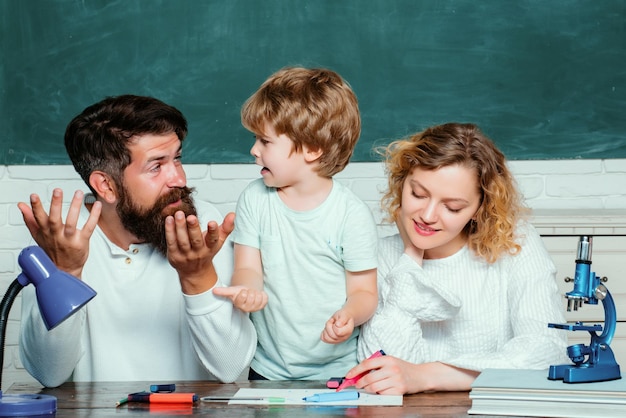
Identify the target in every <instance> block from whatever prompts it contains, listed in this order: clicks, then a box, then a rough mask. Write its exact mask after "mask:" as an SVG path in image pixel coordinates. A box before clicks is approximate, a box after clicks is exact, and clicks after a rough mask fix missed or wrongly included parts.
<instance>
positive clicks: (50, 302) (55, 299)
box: [17, 246, 96, 330]
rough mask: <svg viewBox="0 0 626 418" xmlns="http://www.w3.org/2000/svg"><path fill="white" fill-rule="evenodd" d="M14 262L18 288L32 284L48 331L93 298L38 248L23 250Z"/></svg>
mask: <svg viewBox="0 0 626 418" xmlns="http://www.w3.org/2000/svg"><path fill="white" fill-rule="evenodd" d="M18 263H19V265H20V267H21V268H22V273H21V274H20V275H19V276H18V277H17V280H18V281H19V282H20V284H21V285H22V286H26V285H28V284H29V283H32V284H33V285H34V286H35V290H36V293H37V303H38V304H39V311H40V312H41V316H42V318H43V321H44V323H45V324H46V327H47V328H48V330H51V329H52V328H54V327H56V326H57V325H59V324H60V323H61V322H63V321H64V320H65V319H67V318H68V317H70V316H71V315H72V314H73V313H75V312H76V311H78V310H79V309H80V308H81V307H82V306H83V305H85V304H86V303H87V302H89V301H90V300H91V299H93V297H94V296H96V292H95V291H94V290H93V289H92V288H91V287H89V286H88V285H86V284H85V283H84V282H82V281H80V280H78V279H77V278H76V277H74V276H72V275H71V274H69V273H66V272H64V271H61V270H59V269H58V268H57V267H56V266H55V265H54V263H53V262H52V260H50V258H49V257H48V256H47V254H46V253H45V252H44V251H43V250H42V249H41V247H37V246H31V247H26V248H24V249H23V250H22V252H20V255H19V257H18Z"/></svg>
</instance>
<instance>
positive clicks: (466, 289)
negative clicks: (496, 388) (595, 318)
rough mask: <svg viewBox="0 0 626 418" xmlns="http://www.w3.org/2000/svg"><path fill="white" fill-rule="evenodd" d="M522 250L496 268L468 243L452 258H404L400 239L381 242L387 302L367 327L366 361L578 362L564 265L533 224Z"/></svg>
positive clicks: (382, 295)
mask: <svg viewBox="0 0 626 418" xmlns="http://www.w3.org/2000/svg"><path fill="white" fill-rule="evenodd" d="M518 236H520V238H519V243H520V244H521V245H522V251H521V252H520V253H519V254H517V255H503V256H501V257H500V258H499V259H498V261H496V262H495V263H493V264H488V263H487V262H485V261H484V260H483V259H482V258H478V257H476V256H475V255H474V254H473V253H472V252H471V251H470V250H469V249H468V247H467V246H465V247H463V248H462V249H461V250H460V251H458V252H457V253H456V254H453V255H452V256H450V257H446V258H443V259H437V260H424V262H423V267H420V266H419V264H417V263H416V262H415V261H414V260H413V259H412V258H410V257H409V256H408V255H406V254H404V246H403V243H402V239H401V238H400V236H399V235H394V236H391V237H386V238H383V239H382V240H381V241H380V242H379V269H378V290H379V305H378V309H377V311H376V314H375V315H374V317H373V318H372V319H371V320H370V321H369V322H368V323H366V324H364V325H363V329H362V333H361V337H360V339H359V353H358V355H359V360H363V359H364V358H366V357H367V356H369V355H370V354H372V353H373V352H374V351H376V350H379V349H383V350H384V351H385V352H386V354H388V355H393V356H395V357H399V358H402V359H404V360H406V361H409V362H412V363H425V362H432V361H440V362H443V363H446V364H450V365H453V366H457V367H460V368H464V369H470V370H477V371H481V370H483V369H485V368H534V369H544V368H548V366H550V365H551V364H563V363H570V361H569V359H568V357H567V352H566V350H567V340H566V338H567V335H566V334H565V331H563V330H558V329H554V328H548V323H550V322H554V323H562V322H564V316H563V312H564V302H563V301H564V298H563V297H562V296H561V295H559V293H558V288H557V285H556V281H555V274H556V268H555V266H554V263H553V262H552V260H551V259H550V256H549V254H548V252H547V251H546V249H545V247H544V245H543V242H542V241H541V237H540V236H539V234H538V233H537V232H536V230H535V229H534V228H533V227H532V226H531V225H529V224H522V225H521V226H520V228H519V230H518Z"/></svg>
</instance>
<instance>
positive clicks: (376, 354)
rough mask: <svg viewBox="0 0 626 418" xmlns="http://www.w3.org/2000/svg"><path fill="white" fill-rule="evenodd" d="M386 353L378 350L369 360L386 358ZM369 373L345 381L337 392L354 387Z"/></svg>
mask: <svg viewBox="0 0 626 418" xmlns="http://www.w3.org/2000/svg"><path fill="white" fill-rule="evenodd" d="M384 355H385V352H384V351H383V350H378V351H377V352H375V353H374V354H372V355H371V356H369V357H368V358H367V359H368V360H369V359H371V358H376V357H381V356H384ZM367 373H369V370H368V371H365V372H363V373H361V374H357V375H356V376H354V377H352V378H350V379H345V378H344V379H343V382H341V384H340V385H339V387H338V388H337V392H339V391H340V390H341V389H345V388H347V387H349V386H352V385H354V384H355V383H356V382H357V381H358V380H359V379H360V378H362V377H363V376H365V375H366V374H367Z"/></svg>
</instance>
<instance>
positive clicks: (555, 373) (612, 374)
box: [548, 364, 622, 383]
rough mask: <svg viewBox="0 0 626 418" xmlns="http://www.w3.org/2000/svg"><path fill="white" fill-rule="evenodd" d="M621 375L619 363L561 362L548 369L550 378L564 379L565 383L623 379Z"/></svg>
mask: <svg viewBox="0 0 626 418" xmlns="http://www.w3.org/2000/svg"><path fill="white" fill-rule="evenodd" d="M621 377H622V376H621V374H620V369H619V365H618V364H608V365H602V366H600V365H589V364H581V365H573V364H561V365H559V366H550V370H549V371H548V379H550V380H559V379H563V382H564V383H587V382H602V381H606V380H616V379H621Z"/></svg>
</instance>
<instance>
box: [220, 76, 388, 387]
mask: <svg viewBox="0 0 626 418" xmlns="http://www.w3.org/2000/svg"><path fill="white" fill-rule="evenodd" d="M241 119H242V123H243V125H244V126H245V127H246V129H248V130H250V131H251V132H253V133H254V134H255V136H256V140H255V143H254V146H253V147H252V149H251V151H250V152H251V154H252V155H253V156H254V158H255V162H256V164H258V165H260V166H262V167H263V168H262V169H261V175H262V176H263V178H262V179H258V180H256V181H253V182H252V183H251V184H250V185H249V186H248V187H247V188H246V189H245V190H244V192H243V193H242V195H241V196H240V198H239V201H238V203H237V210H236V214H237V218H236V221H235V230H234V232H233V236H234V242H235V268H234V273H233V278H232V283H231V284H232V287H231V288H221V289H216V290H214V293H215V294H218V295H221V296H228V297H230V298H231V300H232V301H233V303H234V305H235V306H236V307H237V308H239V309H241V310H243V311H245V312H251V318H252V321H253V322H254V325H255V327H256V330H257V333H258V343H257V351H256V354H255V357H254V359H253V361H252V364H251V370H250V375H249V378H250V379H253V380H254V379H270V380H279V379H296V380H316V379H327V378H329V377H330V376H334V375H337V374H341V373H345V371H346V370H349V369H350V368H351V367H352V366H354V365H355V364H356V363H357V357H356V343H357V336H358V333H359V328H358V327H359V325H361V324H362V323H364V322H365V321H367V320H368V319H369V318H370V317H371V316H372V315H373V313H374V311H375V309H376V305H377V301H378V294H377V288H376V267H377V253H376V250H377V243H376V242H377V231H376V225H375V222H374V220H373V217H372V214H371V211H370V209H369V208H368V207H367V206H366V205H365V203H363V202H362V201H361V200H359V199H358V198H357V197H356V196H355V195H354V194H353V193H352V192H351V191H350V190H348V189H347V188H346V187H344V186H343V185H342V184H340V183H338V182H336V181H334V180H333V177H332V176H333V175H335V174H336V173H338V172H340V171H341V170H343V169H344V167H345V166H346V165H347V164H348V161H349V159H350V156H351V155H352V152H353V150H354V146H355V144H356V142H357V140H358V138H359V135H360V131H361V120H360V115H359V109H358V103H357V99H356V96H355V95H354V93H353V92H352V90H351V88H350V86H349V85H348V84H347V83H346V82H345V81H344V80H343V79H342V78H341V77H340V76H339V75H338V74H337V73H335V72H333V71H330V70H326V69H305V68H285V69H282V70H280V71H278V72H277V73H275V74H273V75H272V76H271V77H270V78H269V79H268V80H267V81H265V83H263V85H262V86H261V87H260V89H259V90H258V91H257V92H256V93H255V94H254V95H252V97H250V98H249V99H248V100H247V101H246V103H245V104H244V105H243V108H242V111H241Z"/></svg>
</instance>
